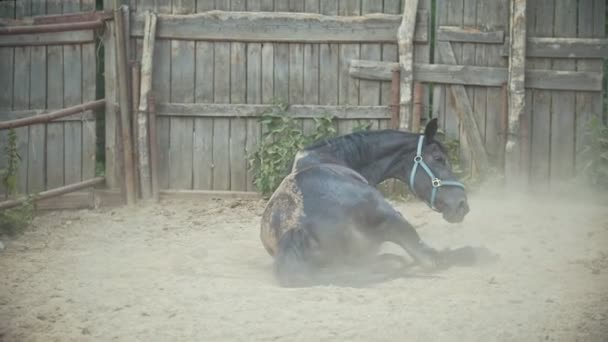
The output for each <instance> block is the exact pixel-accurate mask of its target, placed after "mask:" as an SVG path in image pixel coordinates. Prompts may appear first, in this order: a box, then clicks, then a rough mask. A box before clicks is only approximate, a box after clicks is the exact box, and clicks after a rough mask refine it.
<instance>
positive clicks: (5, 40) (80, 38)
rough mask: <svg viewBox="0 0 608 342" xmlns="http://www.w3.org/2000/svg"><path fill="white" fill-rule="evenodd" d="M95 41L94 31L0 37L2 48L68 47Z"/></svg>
mask: <svg viewBox="0 0 608 342" xmlns="http://www.w3.org/2000/svg"><path fill="white" fill-rule="evenodd" d="M93 41H94V35H93V31H92V30H79V31H69V32H41V33H32V34H15V35H0V47H1V46H40V45H43V46H45V45H46V46H49V45H68V44H82V43H91V42H93Z"/></svg>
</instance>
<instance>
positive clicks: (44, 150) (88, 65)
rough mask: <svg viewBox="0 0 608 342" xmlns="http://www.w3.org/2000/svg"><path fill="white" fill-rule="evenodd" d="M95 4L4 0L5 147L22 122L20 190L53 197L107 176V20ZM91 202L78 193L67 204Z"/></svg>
mask: <svg viewBox="0 0 608 342" xmlns="http://www.w3.org/2000/svg"><path fill="white" fill-rule="evenodd" d="M94 10H95V1H94V0H70V1H51V0H48V1H45V0H36V1H2V2H0V19H1V20H2V25H0V31H1V32H0V33H1V34H0V146H1V148H2V150H4V148H5V147H6V144H7V136H8V133H7V131H6V128H10V127H13V128H15V131H16V134H17V149H18V153H19V156H20V158H21V161H20V163H19V173H18V175H17V176H18V181H19V184H18V191H19V192H20V193H21V194H37V195H40V198H48V197H52V196H56V195H58V194H62V193H67V192H71V191H74V190H78V189H82V188H85V187H89V186H92V185H96V184H99V183H103V177H96V172H95V168H96V160H97V158H96V121H95V120H96V118H95V114H94V111H97V110H99V109H103V106H104V105H105V101H104V100H103V99H102V100H98V101H95V100H96V96H97V94H96V89H97V85H96V83H97V53H96V52H97V51H96V45H95V33H96V32H97V31H101V30H102V29H103V26H104V23H103V22H102V21H101V20H100V19H101V17H99V16H96V14H95V13H94V12H93V11H94ZM84 12H86V13H84ZM0 154H1V156H2V157H1V158H0V169H2V168H4V167H6V158H5V155H4V151H2V152H0ZM0 188H2V187H1V186H0ZM4 191H5V189H0V193H4ZM3 197H4V196H3ZM3 199H4V198H3ZM17 203H18V201H15V200H13V201H7V202H2V204H1V205H0V207H1V208H5V207H10V206H13V205H15V204H17ZM92 204H93V203H92V201H87V200H84V199H83V197H77V198H76V199H75V200H74V201H72V202H71V203H67V204H66V205H67V206H70V207H74V206H76V207H79V206H80V207H82V206H90V205H92ZM62 205H63V204H62V202H61V201H54V202H48V203H47V205H46V206H47V207H48V206H51V207H61V206H62Z"/></svg>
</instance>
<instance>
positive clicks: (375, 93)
mask: <svg viewBox="0 0 608 342" xmlns="http://www.w3.org/2000/svg"><path fill="white" fill-rule="evenodd" d="M361 13H362V14H364V15H365V14H369V13H382V1H376V0H363V1H362V2H361ZM360 56H361V58H362V59H367V60H377V61H379V60H381V59H382V45H381V44H361V53H360ZM359 103H360V104H361V105H366V106H374V105H379V104H380V82H378V81H369V80H360V81H359Z"/></svg>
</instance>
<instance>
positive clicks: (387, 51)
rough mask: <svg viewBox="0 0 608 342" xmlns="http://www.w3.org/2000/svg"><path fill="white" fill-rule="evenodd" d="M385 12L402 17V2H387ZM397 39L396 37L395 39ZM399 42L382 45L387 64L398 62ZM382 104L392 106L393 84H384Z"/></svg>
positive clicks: (395, 0) (381, 93) (386, 0)
mask: <svg viewBox="0 0 608 342" xmlns="http://www.w3.org/2000/svg"><path fill="white" fill-rule="evenodd" d="M383 6H384V8H383V12H384V13H387V14H399V15H401V13H402V11H401V0H385V1H384V3H383ZM395 38H396V37H395ZM396 43H397V41H396V39H395V42H394V43H392V44H387V43H385V44H382V60H383V61H386V62H398V61H399V55H398V53H397V44H396ZM380 104H382V105H390V104H391V82H390V81H388V82H382V84H381V86H380Z"/></svg>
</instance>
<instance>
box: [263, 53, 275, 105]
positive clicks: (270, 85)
mask: <svg viewBox="0 0 608 342" xmlns="http://www.w3.org/2000/svg"><path fill="white" fill-rule="evenodd" d="M261 87H262V103H272V102H273V99H274V45H273V44H272V43H262V85H261Z"/></svg>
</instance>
